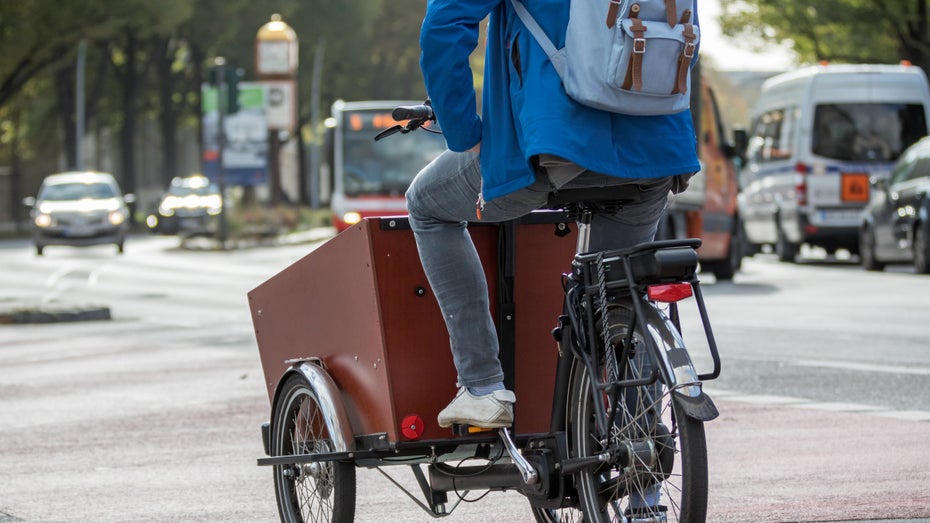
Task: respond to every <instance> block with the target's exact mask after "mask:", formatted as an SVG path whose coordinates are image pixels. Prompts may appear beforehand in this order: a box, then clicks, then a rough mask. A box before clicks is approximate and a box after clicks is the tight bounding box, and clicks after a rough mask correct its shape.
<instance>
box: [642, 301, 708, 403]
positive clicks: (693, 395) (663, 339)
mask: <svg viewBox="0 0 930 523" xmlns="http://www.w3.org/2000/svg"><path fill="white" fill-rule="evenodd" d="M643 309H644V312H645V315H646V318H645V319H646V322H645V323H646V326H647V328H648V329H649V335H650V336H651V337H652V341H654V342H655V344H656V346H657V347H658V349H659V350H658V354H659V357H660V358H661V360H662V361H661V362H660V364H661V366H662V369H663V379H664V380H665V381H666V386H667V387H668V388H669V389H670V390H672V391H673V392H672V395H673V397H674V398H675V401H676V402H677V403H678V405H679V406H680V407H681V409H682V411H683V412H684V413H685V414H686V415H687V416H688V417H690V418H693V419H696V420H699V421H710V420H712V419H714V418H716V417H717V416H718V415H719V412H718V411H717V406H716V405H714V402H713V400H711V399H710V396H708V395H707V394H705V393H704V391H703V390H702V389H701V381H700V380H699V379H698V375H697V372H696V371H695V370H694V364H692V363H691V356H690V355H689V354H688V350H687V349H685V343H684V341H683V340H682V338H681V334H679V332H678V329H677V328H676V327H675V325H674V324H673V323H672V322H671V320H669V319H668V317H667V316H666V315H665V314H664V313H662V311H661V310H660V309H659V308H658V307H656V306H655V305H653V304H648V305H647V306H645V307H643Z"/></svg>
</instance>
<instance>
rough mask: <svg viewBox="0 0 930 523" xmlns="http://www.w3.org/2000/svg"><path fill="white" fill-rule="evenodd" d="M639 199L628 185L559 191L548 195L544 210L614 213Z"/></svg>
mask: <svg viewBox="0 0 930 523" xmlns="http://www.w3.org/2000/svg"><path fill="white" fill-rule="evenodd" d="M638 199H639V194H638V191H636V190H635V189H634V188H633V186H630V185H615V186H608V187H583V188H577V189H559V190H557V191H552V192H550V193H549V198H548V200H547V201H546V208H548V209H553V210H565V211H568V212H569V213H571V212H572V211H588V212H591V213H599V212H607V213H615V212H617V211H619V210H620V209H621V208H622V207H623V205H624V204H628V203H633V202H635V201H637V200H638Z"/></svg>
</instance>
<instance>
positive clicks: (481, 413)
mask: <svg viewBox="0 0 930 523" xmlns="http://www.w3.org/2000/svg"><path fill="white" fill-rule="evenodd" d="M524 3H525V4H526V8H527V9H528V10H529V11H530V12H531V13H532V15H533V17H534V18H535V19H536V20H537V21H538V22H539V24H540V26H541V27H542V28H543V30H544V31H545V32H546V33H547V34H548V35H549V37H550V38H551V39H552V40H553V42H554V43H555V44H556V45H557V46H561V45H562V44H563V43H564V38H565V32H566V25H567V21H568V19H569V3H570V2H568V1H567V0H526V1H525V2H524ZM488 15H490V18H489V23H488V31H487V47H486V53H485V71H484V87H483V99H482V107H481V113H480V114H479V113H478V108H477V104H476V94H475V88H474V83H473V77H472V70H471V67H470V65H469V55H470V54H471V53H472V51H473V50H474V49H475V47H476V46H477V44H478V35H479V23H480V22H481V21H482V20H483V19H484V18H485V17H487V16H488ZM696 15H697V13H695V18H694V20H695V22H696V21H697V16H696ZM420 46H421V56H420V66H421V69H422V72H423V76H424V80H425V82H426V89H427V93H428V95H429V97H430V100H431V103H432V106H433V110H434V113H435V115H436V117H437V120H438V122H439V125H440V127H441V128H442V130H443V134H444V136H445V139H446V142H447V144H448V147H449V150H448V151H445V152H444V153H442V154H441V155H439V156H438V157H437V158H436V159H435V160H434V161H433V162H431V163H430V164H429V165H428V166H426V167H425V168H424V169H423V170H422V171H420V172H419V173H418V174H417V176H416V178H415V179H414V181H413V183H412V184H411V185H410V188H409V189H408V191H407V193H406V198H407V210H408V212H409V220H410V225H411V228H412V229H413V233H414V236H415V238H416V244H417V249H418V252H419V256H420V261H421V263H422V266H423V269H424V271H425V273H426V276H427V279H428V281H429V284H430V286H431V288H432V289H433V292H434V294H435V296H436V299H437V301H438V303H439V307H440V310H441V311H442V314H443V318H444V320H445V323H446V328H447V330H448V332H449V339H450V345H451V350H452V356H453V361H454V364H455V368H456V371H457V374H458V383H457V386H458V387H459V390H458V394H457V395H456V396H455V398H454V399H453V400H452V402H451V403H449V405H448V406H447V407H446V408H445V409H443V410H442V411H441V412H440V413H439V416H438V422H439V425H440V426H442V427H449V426H451V425H453V424H464V425H473V426H477V427H484V428H498V427H508V426H510V425H512V424H513V404H514V402H515V401H516V398H515V395H514V393H513V392H512V391H509V390H506V389H505V387H504V383H503V380H504V373H503V371H502V368H501V363H500V360H499V356H498V352H499V343H498V338H497V333H496V330H495V326H494V323H493V320H492V318H491V313H490V298H489V296H488V290H487V283H486V278H485V274H484V271H483V269H482V265H481V263H480V260H479V258H478V254H477V251H476V249H475V246H474V244H473V243H472V241H471V237H470V236H469V234H468V230H467V223H468V222H469V221H473V222H474V221H480V222H502V221H508V220H512V219H516V218H519V217H521V216H523V215H526V214H528V213H530V212H532V211H533V210H536V209H539V208H541V207H543V206H544V205H545V204H546V202H547V198H548V195H549V193H550V192H552V191H558V190H559V189H563V188H565V189H568V188H588V187H607V186H624V187H627V188H628V189H629V195H628V198H626V197H624V200H625V201H626V200H628V201H629V203H626V204H625V205H623V208H622V209H621V210H620V211H619V212H618V213H617V214H615V215H599V216H597V217H596V218H595V221H594V223H593V224H592V228H591V249H592V251H599V250H607V249H619V248H624V247H630V246H633V245H636V244H639V243H642V242H646V241H651V240H653V239H654V237H655V234H656V230H657V227H658V223H659V220H660V219H661V217H662V215H663V212H664V210H665V206H666V203H667V200H668V194H669V191H670V190H671V191H673V192H680V191H681V190H683V189H684V187H686V186H687V181H688V179H689V178H690V177H691V176H692V175H693V174H694V173H695V172H697V171H698V170H699V169H700V166H699V164H698V158H697V151H696V137H695V132H694V127H693V124H692V120H691V112H690V110H685V111H682V112H679V113H676V114H671V115H662V116H632V115H624V114H618V113H611V112H605V111H601V110H597V109H593V108H591V107H587V106H585V105H581V104H579V103H577V102H575V101H574V100H572V99H571V98H569V97H568V96H567V95H566V93H565V90H564V88H563V87H562V84H561V80H560V78H559V76H558V74H557V73H556V71H555V69H554V68H553V66H552V64H551V62H550V61H549V58H548V57H547V55H546V53H545V52H544V51H543V49H542V48H541V47H540V46H539V45H538V44H537V43H536V41H535V40H534V38H533V36H532V35H531V34H530V32H529V31H527V30H526V28H525V27H524V26H523V24H522V22H521V21H520V19H519V18H518V17H517V16H516V14H515V12H514V10H513V7H512V5H511V4H510V2H509V0H429V2H428V3H427V7H426V14H425V17H424V20H423V25H422V28H421V34H420ZM695 56H697V54H696V53H695Z"/></svg>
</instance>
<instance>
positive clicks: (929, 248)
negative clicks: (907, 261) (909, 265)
mask: <svg viewBox="0 0 930 523" xmlns="http://www.w3.org/2000/svg"><path fill="white" fill-rule="evenodd" d="M914 267H916V268H917V272H919V273H921V274H930V222H925V223H920V224H917V229H916V230H915V231H914Z"/></svg>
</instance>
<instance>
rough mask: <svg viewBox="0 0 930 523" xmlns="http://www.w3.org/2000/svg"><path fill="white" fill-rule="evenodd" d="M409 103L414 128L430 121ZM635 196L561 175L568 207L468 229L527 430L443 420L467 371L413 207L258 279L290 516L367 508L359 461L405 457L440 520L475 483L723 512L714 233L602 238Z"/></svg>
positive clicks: (276, 471) (568, 512) (276, 473)
mask: <svg viewBox="0 0 930 523" xmlns="http://www.w3.org/2000/svg"><path fill="white" fill-rule="evenodd" d="M399 109H401V108H399ZM402 109H405V110H407V112H405V111H395V116H396V117H397V119H399V120H405V122H404V123H402V124H400V125H399V126H398V128H397V129H396V130H400V131H402V132H408V131H411V130H414V129H416V128H417V127H419V126H420V125H422V124H423V123H424V122H425V121H427V119H428V117H429V113H428V112H425V113H421V112H413V113H411V112H409V111H423V109H422V107H421V106H416V107H413V108H402ZM616 198H617V197H616V196H613V195H612V194H611V191H610V190H609V189H598V190H594V191H592V190H568V191H560V192H559V193H558V194H553V195H551V196H550V202H549V206H548V207H549V208H550V210H549V211H542V212H536V213H533V214H531V215H529V216H527V217H525V218H523V219H521V220H518V221H514V222H507V223H502V224H494V225H483V224H473V225H472V226H470V227H469V232H470V234H471V236H472V239H473V241H474V243H475V246H476V248H477V250H478V252H479V256H480V257H481V259H482V264H483V265H484V268H485V273H486V274H487V277H488V287H489V292H490V293H491V296H492V309H494V310H493V311H492V312H493V313H494V315H495V317H496V320H497V328H498V331H499V337H500V341H501V361H502V364H503V366H504V369H505V374H506V377H505V384H506V385H507V387H508V388H509V389H510V390H513V391H514V392H515V393H516V397H517V402H516V404H515V406H514V425H513V426H512V427H511V428H509V429H507V428H505V429H497V430H494V431H487V430H482V429H478V428H475V427H461V426H456V427H453V428H452V429H443V428H440V427H439V426H438V424H437V422H436V415H437V414H438V412H439V411H440V410H441V409H442V408H443V407H444V406H445V404H446V403H447V402H448V401H449V399H450V398H452V397H453V396H454V394H455V392H456V389H455V381H456V373H455V369H454V367H453V365H452V358H451V355H450V353H449V348H448V334H447V333H446V330H445V325H444V323H443V319H442V316H441V314H440V312H439V307H438V304H437V303H436V301H435V298H434V297H433V296H432V294H431V291H430V288H429V285H428V283H427V280H426V276H425V275H424V273H423V271H422V269H421V267H420V263H419V258H418V257H417V251H416V244H415V242H414V239H413V234H412V232H411V231H410V229H409V225H408V223H407V220H406V218H404V217H384V218H368V219H365V220H363V221H362V222H360V223H358V224H356V225H354V226H352V227H351V228H349V229H347V230H346V231H344V232H342V233H340V234H339V235H337V236H336V237H334V238H332V239H330V240H329V241H327V242H326V243H324V244H323V245H321V246H320V247H318V248H317V249H316V250H314V251H312V252H311V253H309V254H308V255H306V256H305V257H303V258H302V259H300V260H298V261H297V262H295V263H294V264H292V265H291V266H289V267H287V268H285V269H284V270H283V271H281V272H280V273H278V274H276V275H275V276H272V277H271V278H270V279H268V280H267V281H265V282H264V283H262V284H261V285H259V286H258V287H256V288H255V289H253V290H252V291H251V292H250V293H249V296H248V297H249V303H250V309H251V312H252V320H253V325H254V329H255V333H256V339H257V342H258V347H259V352H260V356H261V361H262V367H263V372H264V376H265V381H266V385H267V388H268V395H269V400H270V404H271V412H270V418H269V419H270V421H269V422H267V423H265V424H263V425H262V440H263V445H264V450H265V453H266V457H262V458H259V459H258V464H259V465H261V466H268V467H270V468H271V469H272V471H273V473H272V475H273V477H274V485H275V495H276V499H277V507H278V510H279V514H280V518H281V521H282V522H310V521H328V522H341V521H352V520H353V518H354V515H355V494H356V469H357V468H374V469H378V470H380V471H382V473H384V471H385V470H386V469H388V468H389V467H390V468H398V467H406V468H408V469H409V471H410V472H411V473H412V475H413V477H414V478H415V480H416V485H418V487H419V492H413V491H412V490H416V489H408V488H406V487H404V486H403V485H402V484H401V483H400V482H398V481H396V480H395V479H393V477H392V476H391V475H389V474H385V476H386V477H388V479H390V480H391V481H392V482H393V483H394V484H395V485H397V486H398V488H400V489H401V490H402V491H403V493H404V494H406V495H407V496H408V497H409V498H410V499H412V500H413V501H414V502H415V503H417V504H418V505H419V506H420V507H421V508H422V509H423V510H425V511H426V512H427V513H428V514H429V515H430V516H432V517H442V516H445V515H448V514H450V513H452V511H453V510H454V509H455V508H456V507H457V506H458V504H459V502H460V501H461V500H462V499H463V498H464V496H465V494H466V493H468V492H472V493H474V492H479V491H482V492H483V491H503V490H509V491H517V492H520V493H522V494H523V495H524V496H525V497H526V499H527V501H528V502H529V504H530V507H531V510H532V514H533V516H534V518H535V519H536V520H537V521H540V522H565V521H588V522H606V521H613V522H626V523H647V522H665V521H671V522H685V521H690V522H694V521H704V519H705V516H706V509H707V475H708V471H707V449H706V443H705V434H704V422H706V421H710V420H712V419H714V418H715V417H716V416H717V409H716V407H715V406H714V403H713V401H712V400H711V399H710V397H709V396H708V395H707V394H706V393H705V392H704V391H703V389H702V382H703V381H706V380H710V379H714V378H716V377H717V376H718V375H719V373H720V359H719V356H718V352H717V348H716V343H715V341H714V337H713V332H712V330H711V325H710V321H709V319H708V314H707V310H706V307H705V306H704V301H703V297H702V294H701V289H700V284H699V280H698V278H697V264H698V262H697V255H696V252H695V249H697V248H698V247H699V245H700V241H699V240H693V239H691V240H671V241H660V242H652V243H647V244H642V245H639V246H637V247H634V248H630V249H623V250H617V251H603V252H588V248H587V239H588V233H589V230H590V229H589V228H590V224H591V222H592V220H593V218H594V217H595V216H596V215H597V214H598V213H601V212H611V213H612V212H615V211H616V209H617V206H618V205H622V204H623V202H622V201H621V200H617V199H616ZM493 297H496V299H493ZM684 299H689V300H692V299H693V306H692V307H690V308H689V309H688V310H691V311H696V315H697V316H698V317H699V320H698V321H699V325H700V326H702V327H703V331H704V334H705V337H706V344H705V343H702V344H701V345H702V346H703V347H706V350H708V351H709V353H710V356H711V361H712V362H713V364H712V369H710V371H709V372H707V373H704V374H702V373H699V372H698V371H697V370H696V368H695V365H694V364H693V363H692V360H691V357H690V355H689V353H688V350H687V348H686V346H685V343H684V341H683V337H682V334H681V323H680V317H679V306H678V303H679V302H680V301H681V300H684ZM488 499H493V497H491V498H488ZM489 502H490V501H489Z"/></svg>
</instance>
